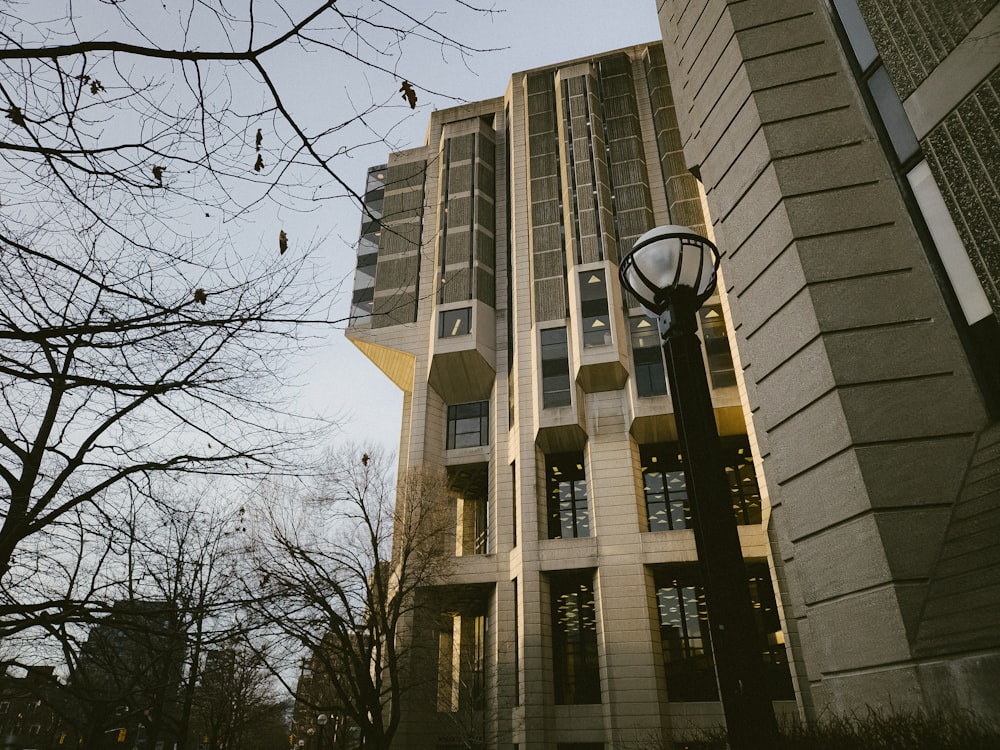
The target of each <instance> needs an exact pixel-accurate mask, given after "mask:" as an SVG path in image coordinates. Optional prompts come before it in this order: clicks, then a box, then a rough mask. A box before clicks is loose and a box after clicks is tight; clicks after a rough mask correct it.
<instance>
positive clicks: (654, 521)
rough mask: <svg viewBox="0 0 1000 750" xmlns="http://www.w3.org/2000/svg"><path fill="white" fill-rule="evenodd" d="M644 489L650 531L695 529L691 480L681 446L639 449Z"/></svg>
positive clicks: (665, 444)
mask: <svg viewBox="0 0 1000 750" xmlns="http://www.w3.org/2000/svg"><path fill="white" fill-rule="evenodd" d="M639 460H640V463H641V466H642V488H643V492H644V493H645V495H646V517H647V519H648V521H649V530H650V531H675V530H677V529H687V528H690V526H691V506H690V504H689V503H688V493H687V478H686V477H685V476H684V462H683V460H682V459H681V454H680V446H678V444H677V443H656V444H654V445H643V446H640V448H639Z"/></svg>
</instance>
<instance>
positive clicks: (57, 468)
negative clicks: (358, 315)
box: [0, 0, 489, 616]
mask: <svg viewBox="0 0 1000 750" xmlns="http://www.w3.org/2000/svg"><path fill="white" fill-rule="evenodd" d="M0 2H2V6H0V7H2V9H3V13H0V114H2V115H3V116H2V117H0V164H2V167H3V173H4V185H3V187H2V188H0V506H2V507H0V515H2V524H0V582H3V581H5V580H7V578H8V576H9V575H10V574H11V569H12V565H13V564H14V553H15V551H16V550H18V549H26V548H27V547H30V546H31V545H30V540H32V539H33V538H40V537H39V536H38V535H41V534H43V532H44V531H45V530H46V529H47V528H50V527H52V526H53V524H57V523H61V522H67V521H68V520H69V519H70V518H71V515H70V514H71V513H72V512H74V511H75V510H76V509H78V508H81V507H84V506H89V505H100V504H102V503H104V502H105V498H106V497H108V496H109V495H113V494H115V492H116V491H117V490H118V489H119V488H120V487H121V486H122V485H130V486H131V487H132V489H134V490H140V491H141V490H143V489H144V488H145V487H146V486H147V484H148V482H149V478H150V477H151V476H153V475H156V474H164V473H166V474H175V475H176V474H182V473H186V472H192V473H220V474H242V475H246V474H248V473H253V472H255V471H259V472H261V473H268V474H272V473H274V472H276V471H281V470H282V467H283V466H287V464H284V463H283V462H284V459H285V458H287V457H288V456H290V455H295V456H296V457H297V458H300V457H301V456H302V455H303V454H302V452H301V448H302V445H301V441H298V440H295V439H294V438H295V437H297V436H302V435H305V434H308V433H309V430H308V429H304V428H303V427H302V424H301V423H298V424H291V423H290V420H289V419H288V418H287V404H286V403H284V402H282V401H281V399H280V394H281V393H283V392H284V391H283V390H282V386H283V384H284V381H285V379H286V377H287V373H288V370H287V362H288V361H289V357H290V356H291V355H292V354H293V353H294V352H295V351H296V350H297V348H298V347H300V346H301V345H302V344H303V341H304V340H305V339H306V338H307V336H308V332H309V331H310V330H312V331H316V332H317V333H318V332H319V331H323V330H325V329H323V328H320V329H318V331H317V329H308V328H304V326H306V325H308V324H318V325H320V326H325V325H327V324H329V323H330V322H331V315H330V312H329V305H330V301H331V298H332V295H331V290H329V289H318V288H317V284H316V282H315V279H316V278H317V273H316V268H315V267H314V266H313V265H312V261H311V260H310V259H309V257H308V256H307V254H306V252H305V250H306V248H304V247H303V243H302V242H301V240H297V238H294V237H293V238H289V236H288V235H287V234H286V232H285V230H284V228H281V227H280V225H278V224H275V225H274V226H269V227H267V233H268V236H269V238H270V239H269V240H268V242H267V243H266V246H267V253H266V255H262V254H261V253H259V252H255V249H254V248H253V247H250V248H247V247H233V246H232V245H231V243H230V241H229V236H230V235H229V231H230V230H229V229H228V224H226V223H225V222H228V221H230V220H232V219H234V218H238V217H247V216H248V215H249V213H250V210H251V209H253V213H254V215H255V216H254V218H256V217H257V215H260V214H266V215H270V214H267V212H266V211H262V208H263V207H265V204H269V203H273V204H276V205H279V206H292V207H295V208H297V209H298V208H301V207H302V204H301V202H300V201H301V200H303V199H304V200H307V201H308V205H309V206H312V205H315V201H316V200H318V199H322V198H326V197H331V196H334V197H336V196H344V195H347V196H353V197H354V198H357V195H356V194H355V193H354V192H353V191H352V190H351V188H350V186H349V185H348V184H347V182H346V181H345V180H344V179H343V178H342V177H341V173H340V166H339V165H340V164H342V163H343V160H344V159H345V158H348V157H349V156H350V155H351V152H352V150H353V149H354V148H355V147H357V146H359V145H361V144H363V143H365V142H371V141H381V140H382V138H383V134H381V133H380V132H376V131H374V130H373V126H372V122H373V118H372V117H371V115H372V113H374V112H376V111H379V110H383V109H384V108H386V107H387V106H389V103H390V102H393V101H395V102H397V104H396V106H400V107H403V109H404V111H408V109H409V107H410V106H411V105H413V104H414V103H415V101H414V97H417V96H420V95H422V94H423V93H424V92H426V90H427V87H426V86H425V85H421V82H420V81H418V80H416V79H417V75H416V74H415V73H408V74H407V76H408V78H409V79H410V80H403V79H402V76H401V74H399V73H398V72H397V71H398V70H400V69H401V68H400V67H399V66H401V65H402V66H405V60H406V57H405V56H404V55H405V53H406V50H408V49H410V48H411V47H412V46H413V45H417V46H419V45H426V44H430V45H435V46H436V47H437V48H438V49H440V50H441V52H442V54H445V55H451V56H453V57H457V58H463V57H464V56H465V55H466V54H468V53H469V52H470V51H471V50H470V49H469V48H468V47H466V46H464V45H462V44H461V43H459V42H457V41H455V40H453V39H452V38H451V37H450V36H448V35H447V34H445V33H443V32H441V31H436V30H435V22H436V20H437V19H438V17H437V15H436V12H437V11H436V10H435V9H431V10H426V9H424V10H421V11H420V13H421V14H422V15H420V16H417V15H415V12H411V11H410V10H408V9H407V8H406V7H404V6H399V5H396V4H394V3H392V2H386V1H385V0H375V1H374V2H371V1H370V0H364V1H363V0H338V1H337V2H334V0H322V1H321V0H314V2H312V3H306V4H305V5H304V6H303V4H299V3H294V4H293V3H283V1H282V0H247V2H245V3H228V2H223V0H169V1H168V2H164V3H152V4H145V5H144V6H143V7H142V8H141V9H137V8H136V7H135V3H130V2H100V3H97V2H91V3H82V2H74V0H60V1H59V2H46V3H16V2H13V0H0ZM448 7H451V8H452V9H455V10H457V11H464V12H466V13H470V14H474V15H475V14H480V13H483V12H484V11H478V10H476V9H475V8H473V7H472V6H470V5H469V4H468V3H467V2H465V1H464V0H438V6H437V8H438V9H440V8H448ZM485 12H489V11H485ZM306 70H308V71H310V74H309V75H303V71H306ZM331 81H337V82H338V83H339V84H341V85H342V86H343V88H342V89H340V88H338V89H336V90H334V91H331V87H330V84H331ZM411 81H415V82H411ZM310 84H314V85H315V86H317V87H322V88H321V90H316V89H313V90H309V85H310ZM358 84H359V85H360V89H359V88H358V86H357V85H358ZM418 92H419V93H418ZM362 94H363V95H364V97H362ZM400 96H401V97H402V98H401V99H397V97H400ZM338 99H347V100H348V101H349V102H350V107H349V114H348V115H346V116H343V115H339V116H341V117H342V119H340V120H337V119H335V118H336V117H337V116H338V115H336V114H335V113H333V112H332V111H330V110H329V109H328V108H324V107H323V106H321V104H322V103H324V102H329V101H331V100H338ZM303 112H304V113H305V114H302V113H303ZM256 230H257V231H263V230H260V229H259V227H258V228H256ZM256 244H259V243H256ZM26 543H27V547H26ZM29 574H30V570H25V571H21V573H19V574H16V575H15V578H18V580H21V581H24V580H25V579H26V578H28V577H29ZM8 588H9V589H10V588H11V585H10V583H9V582H8ZM31 606H33V605H32V604H31V603H30V602H28V601H27V600H26V598H25V597H21V599H20V601H19V602H18V603H17V604H16V605H15V609H16V608H17V607H31ZM66 611H68V609H67V610H66ZM50 615H52V616H54V613H52V612H50Z"/></svg>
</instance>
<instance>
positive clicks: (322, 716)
mask: <svg viewBox="0 0 1000 750" xmlns="http://www.w3.org/2000/svg"><path fill="white" fill-rule="evenodd" d="M329 718H330V717H329V716H327V715H326V714H320V715H319V716H317V717H316V723H317V724H319V740H318V744H317V745H316V750H323V729H324V728H326V722H327V720H329Z"/></svg>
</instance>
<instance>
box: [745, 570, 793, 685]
mask: <svg viewBox="0 0 1000 750" xmlns="http://www.w3.org/2000/svg"><path fill="white" fill-rule="evenodd" d="M747 575H748V576H749V578H750V600H751V601H752V602H753V613H754V619H755V620H756V621H757V633H758V634H759V636H760V643H761V658H762V661H763V663H764V684H765V686H766V688H767V691H768V693H769V694H770V695H771V699H772V700H792V699H794V698H795V688H794V687H793V686H792V673H791V670H789V668H788V655H787V654H786V653H785V636H784V633H782V631H781V618H780V617H779V616H778V604H777V601H776V600H775V598H774V587H773V586H772V585H771V571H770V570H768V567H767V564H766V563H755V564H751V565H747Z"/></svg>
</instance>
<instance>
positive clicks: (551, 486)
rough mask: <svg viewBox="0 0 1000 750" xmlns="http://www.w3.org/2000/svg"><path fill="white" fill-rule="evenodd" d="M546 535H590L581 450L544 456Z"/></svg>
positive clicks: (567, 536) (551, 537) (569, 536)
mask: <svg viewBox="0 0 1000 750" xmlns="http://www.w3.org/2000/svg"><path fill="white" fill-rule="evenodd" d="M545 492H546V501H547V508H548V516H549V539H572V538H574V537H586V536H590V507H589V501H588V497H587V473H586V471H585V469H584V468H583V453H562V454H559V455H554V456H546V457H545Z"/></svg>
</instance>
